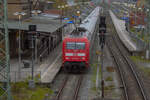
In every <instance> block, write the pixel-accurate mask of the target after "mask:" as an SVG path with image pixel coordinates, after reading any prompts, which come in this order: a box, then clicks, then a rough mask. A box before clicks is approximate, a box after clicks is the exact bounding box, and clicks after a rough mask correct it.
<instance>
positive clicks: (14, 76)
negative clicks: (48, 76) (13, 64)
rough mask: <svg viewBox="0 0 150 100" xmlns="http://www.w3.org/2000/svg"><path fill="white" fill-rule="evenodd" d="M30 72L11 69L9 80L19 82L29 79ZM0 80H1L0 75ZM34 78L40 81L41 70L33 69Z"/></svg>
mask: <svg viewBox="0 0 150 100" xmlns="http://www.w3.org/2000/svg"><path fill="white" fill-rule="evenodd" d="M31 76H32V72H31V71H21V72H20V73H19V72H18V71H11V72H10V78H11V82H21V81H28V80H31ZM0 80H1V82H2V80H4V79H2V77H0ZM34 80H35V82H41V72H40V71H34Z"/></svg>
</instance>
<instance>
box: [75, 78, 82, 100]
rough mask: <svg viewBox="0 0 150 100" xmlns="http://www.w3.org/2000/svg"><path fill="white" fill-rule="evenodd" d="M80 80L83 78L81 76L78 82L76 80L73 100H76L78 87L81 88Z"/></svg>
mask: <svg viewBox="0 0 150 100" xmlns="http://www.w3.org/2000/svg"><path fill="white" fill-rule="evenodd" d="M82 80H83V76H81V77H80V78H79V80H78V83H77V86H76V90H75V94H74V97H73V100H77V99H78V94H79V90H80V87H81V83H82Z"/></svg>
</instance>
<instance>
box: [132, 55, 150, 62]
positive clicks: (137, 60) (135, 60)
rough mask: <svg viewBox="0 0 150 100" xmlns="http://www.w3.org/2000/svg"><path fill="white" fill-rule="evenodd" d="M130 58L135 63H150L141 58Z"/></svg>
mask: <svg viewBox="0 0 150 100" xmlns="http://www.w3.org/2000/svg"><path fill="white" fill-rule="evenodd" d="M130 58H131V59H132V60H133V61H134V62H144V63H150V60H147V59H144V58H142V57H141V56H130Z"/></svg>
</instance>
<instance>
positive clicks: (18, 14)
mask: <svg viewBox="0 0 150 100" xmlns="http://www.w3.org/2000/svg"><path fill="white" fill-rule="evenodd" d="M14 15H15V16H18V20H19V36H18V44H19V46H18V58H19V63H18V78H19V79H20V78H21V75H20V74H21V30H20V29H21V18H22V16H25V15H26V13H24V12H15V13H14Z"/></svg>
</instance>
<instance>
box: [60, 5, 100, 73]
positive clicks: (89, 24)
mask: <svg viewBox="0 0 150 100" xmlns="http://www.w3.org/2000/svg"><path fill="white" fill-rule="evenodd" d="M100 9H101V8H100V7H96V8H95V9H94V10H93V11H92V12H91V13H90V14H89V15H88V16H87V18H85V20H83V21H82V23H81V24H80V25H79V27H77V28H76V29H75V30H74V31H73V32H72V33H71V34H69V35H68V36H66V37H65V38H64V40H63V46H62V67H63V68H64V69H65V70H66V71H67V72H72V71H84V70H85V69H88V68H89V59H90V45H92V43H91V40H92V36H93V35H94V34H95V28H96V26H97V23H98V21H99V14H100Z"/></svg>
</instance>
